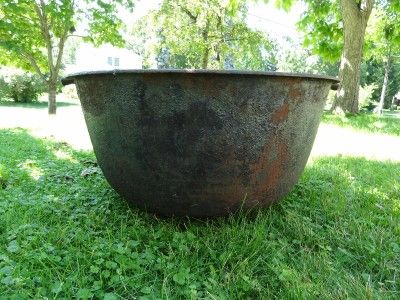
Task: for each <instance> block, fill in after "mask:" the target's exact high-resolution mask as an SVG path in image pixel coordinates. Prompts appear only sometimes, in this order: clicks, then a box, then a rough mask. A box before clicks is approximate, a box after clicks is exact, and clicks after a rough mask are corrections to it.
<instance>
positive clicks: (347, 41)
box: [332, 0, 373, 113]
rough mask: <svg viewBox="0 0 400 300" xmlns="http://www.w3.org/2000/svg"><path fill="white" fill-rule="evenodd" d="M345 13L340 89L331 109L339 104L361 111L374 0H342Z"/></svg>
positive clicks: (343, 107) (342, 106) (344, 109)
mask: <svg viewBox="0 0 400 300" xmlns="http://www.w3.org/2000/svg"><path fill="white" fill-rule="evenodd" d="M340 5H341V11H342V16H343V35H344V46H343V53H342V58H341V62H340V70H339V79H340V81H341V85H340V88H339V89H338V91H337V94H336V97H335V101H334V103H333V106H332V110H334V109H335V108H336V107H340V108H341V109H342V110H343V111H344V112H347V113H357V112H358V96H359V88H360V70H361V61H362V54H363V46H364V38H365V29H366V27H367V23H368V19H369V16H370V14H371V10H372V6H373V0H363V1H361V3H360V4H357V2H356V1H354V0H340Z"/></svg>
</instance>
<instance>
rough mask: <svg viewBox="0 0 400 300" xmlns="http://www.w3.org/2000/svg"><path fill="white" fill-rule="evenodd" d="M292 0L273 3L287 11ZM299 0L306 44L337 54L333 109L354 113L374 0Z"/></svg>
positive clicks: (329, 56) (325, 53)
mask: <svg viewBox="0 0 400 300" xmlns="http://www.w3.org/2000/svg"><path fill="white" fill-rule="evenodd" d="M231 1H233V2H236V1H237V0H231ZM264 1H265V2H268V0H264ZM295 1H296V0H275V3H276V4H277V6H278V7H280V8H283V9H285V10H289V9H290V7H291V6H292V5H293V3H294V2H295ZM297 1H300V0H297ZM301 1H302V2H303V3H305V4H306V11H305V12H304V14H303V16H302V18H301V20H300V21H299V24H298V25H299V29H301V30H302V31H304V32H305V41H304V43H305V45H306V46H309V47H310V48H311V49H312V50H313V51H314V52H315V53H317V54H320V55H321V56H322V57H324V58H326V59H329V60H330V61H332V62H334V61H335V60H336V59H338V58H339V56H340V61H341V63H340V70H339V79H340V80H341V85H340V88H339V89H338V91H337V95H336V98H335V101H334V105H333V108H335V107H337V106H339V107H340V108H342V109H343V110H344V111H345V112H350V113H357V112H358V92H359V84H360V69H361V62H362V56H363V46H364V38H365V30H366V27H367V23H368V19H369V16H370V14H371V11H372V8H373V6H374V0H319V1H314V0H301Z"/></svg>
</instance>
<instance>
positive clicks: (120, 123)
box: [63, 70, 338, 217]
mask: <svg viewBox="0 0 400 300" xmlns="http://www.w3.org/2000/svg"><path fill="white" fill-rule="evenodd" d="M63 83H64V84H70V83H75V84H76V87H77V91H78V95H79V98H80V101H81V103H82V109H83V112H84V116H85V120H86V124H87V127H88V130H89V134H90V138H91V140H92V143H93V148H94V152H95V154H96V157H97V160H98V163H99V165H100V167H101V169H102V170H103V173H104V175H105V177H106V178H107V180H108V182H109V183H110V184H111V186H112V187H113V188H114V189H115V190H116V191H117V192H118V193H119V194H120V195H122V196H123V197H124V198H125V199H127V200H128V201H129V202H131V203H133V204H135V205H136V206H137V207H139V208H142V209H144V210H146V211H149V212H154V213H156V214H159V215H166V216H171V215H175V216H193V217H208V216H221V215H226V214H228V213H230V212H233V211H235V210H237V209H238V208H241V207H242V208H244V209H250V208H257V207H262V206H266V205H268V204H270V203H272V202H274V201H277V200H280V199H281V198H282V197H284V196H285V195H286V194H287V193H288V192H289V191H290V190H291V189H292V188H293V186H294V185H295V184H296V182H297V181H298V179H299V176H300V174H301V173H302V171H303V169H304V167H305V165H306V162H307V159H308V157H309V154H310V151H311V148H312V145H313V142H314V139H315V135H316V133H317V129H318V125H319V121H320V117H321V114H322V111H323V107H324V104H325V100H326V97H327V94H328V92H329V90H330V89H331V88H332V89H334V88H335V87H336V86H337V85H338V81H337V80H336V79H335V78H332V77H326V76H315V75H304V74H287V73H269V72H244V71H243V72H242V71H207V70H196V71H189V70H119V71H104V72H103V71H102V72H85V73H77V74H73V75H70V76H68V77H66V78H64V79H63Z"/></svg>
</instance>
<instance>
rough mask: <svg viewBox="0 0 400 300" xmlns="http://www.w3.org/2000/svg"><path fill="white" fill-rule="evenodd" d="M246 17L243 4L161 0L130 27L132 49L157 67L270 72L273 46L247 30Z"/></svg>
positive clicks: (259, 35) (218, 0)
mask: <svg viewBox="0 0 400 300" xmlns="http://www.w3.org/2000/svg"><path fill="white" fill-rule="evenodd" d="M246 16H247V7H246V1H245V0H239V1H238V2H237V5H236V6H235V7H232V6H230V5H229V2H228V1H223V0H164V1H163V2H162V4H161V6H160V8H159V9H158V10H156V11H154V12H152V13H151V14H150V15H148V16H146V17H144V18H143V19H142V20H140V21H139V22H138V24H136V25H135V28H134V30H133V35H134V37H135V41H134V42H132V44H133V46H132V47H134V48H135V49H136V50H137V51H138V53H140V54H142V55H144V56H145V57H146V58H147V59H148V60H151V59H152V58H154V56H155V57H156V60H157V62H158V67H160V68H202V69H216V68H218V69H229V68H236V69H253V70H255V69H258V70H267V69H271V67H272V66H273V65H274V64H275V51H276V49H275V48H274V44H273V43H272V42H271V41H270V40H269V39H268V38H267V37H266V36H265V35H264V34H263V33H262V32H260V31H256V30H252V29H250V28H249V27H248V26H247V25H246ZM137 44H141V45H144V47H140V46H139V47H138V46H135V45H137Z"/></svg>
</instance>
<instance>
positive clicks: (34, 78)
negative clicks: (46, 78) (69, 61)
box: [0, 68, 47, 103]
mask: <svg viewBox="0 0 400 300" xmlns="http://www.w3.org/2000/svg"><path fill="white" fill-rule="evenodd" d="M46 90H47V88H46V84H45V83H44V82H43V80H41V78H40V77H39V76H38V75H35V74H31V73H26V72H22V71H21V70H18V69H10V68H9V69H2V70H1V71H0V99H2V100H4V99H7V98H8V99H12V100H14V101H15V102H23V103H28V102H34V101H37V100H38V98H39V95H40V94H42V93H44V92H45V91H46Z"/></svg>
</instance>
